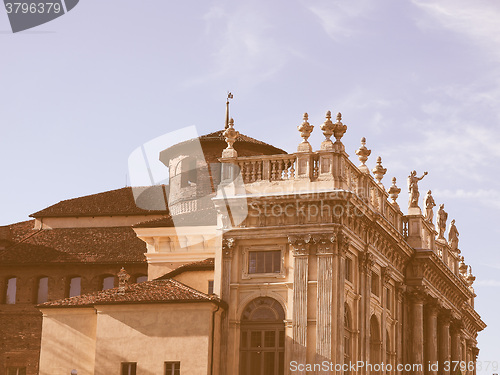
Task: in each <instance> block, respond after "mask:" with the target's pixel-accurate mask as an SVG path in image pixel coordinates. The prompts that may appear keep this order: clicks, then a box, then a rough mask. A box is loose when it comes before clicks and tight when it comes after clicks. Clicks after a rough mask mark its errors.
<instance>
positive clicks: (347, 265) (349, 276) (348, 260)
mask: <svg viewBox="0 0 500 375" xmlns="http://www.w3.org/2000/svg"><path fill="white" fill-rule="evenodd" d="M345 279H346V280H347V281H349V282H351V283H352V260H351V258H349V257H346V258H345Z"/></svg>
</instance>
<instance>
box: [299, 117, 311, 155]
mask: <svg viewBox="0 0 500 375" xmlns="http://www.w3.org/2000/svg"><path fill="white" fill-rule="evenodd" d="M308 118H309V115H308V114H307V113H304V121H303V122H302V124H300V126H297V130H298V131H299V132H300V136H301V137H302V139H303V141H302V143H300V144H299V147H298V148H297V151H298V152H312V147H311V144H310V143H309V142H308V141H307V139H308V138H309V137H310V135H311V133H312V131H313V129H314V125H311V124H309V122H308V121H307V119H308Z"/></svg>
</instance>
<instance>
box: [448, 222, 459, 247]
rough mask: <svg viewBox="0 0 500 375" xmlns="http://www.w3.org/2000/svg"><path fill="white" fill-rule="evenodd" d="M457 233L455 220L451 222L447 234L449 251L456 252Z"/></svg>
mask: <svg viewBox="0 0 500 375" xmlns="http://www.w3.org/2000/svg"><path fill="white" fill-rule="evenodd" d="M459 235H460V234H459V233H458V230H457V227H456V226H455V219H453V220H452V221H451V225H450V231H449V232H448V243H449V244H450V246H451V250H453V251H457V250H458V236H459Z"/></svg>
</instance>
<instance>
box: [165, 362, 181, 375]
mask: <svg viewBox="0 0 500 375" xmlns="http://www.w3.org/2000/svg"><path fill="white" fill-rule="evenodd" d="M180 373H181V363H180V362H165V375H180Z"/></svg>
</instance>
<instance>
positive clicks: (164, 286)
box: [38, 279, 220, 308]
mask: <svg viewBox="0 0 500 375" xmlns="http://www.w3.org/2000/svg"><path fill="white" fill-rule="evenodd" d="M175 302H213V303H216V304H220V300H219V299H218V298H217V297H214V296H209V295H207V294H205V293H202V292H200V291H198V290H196V289H193V288H191V287H189V286H187V285H185V284H183V283H181V282H179V281H177V280H174V279H166V280H151V281H145V282H142V283H138V284H129V285H128V286H127V289H126V290H125V291H124V292H120V289H119V288H113V289H108V290H103V291H99V292H94V293H89V294H84V295H81V296H76V297H71V298H65V299H61V300H57V301H50V302H45V303H43V304H40V305H38V307H39V308H45V307H86V306H93V305H111V304H113V305H115V304H135V303H137V304H139V303H140V304H144V303H175Z"/></svg>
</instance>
